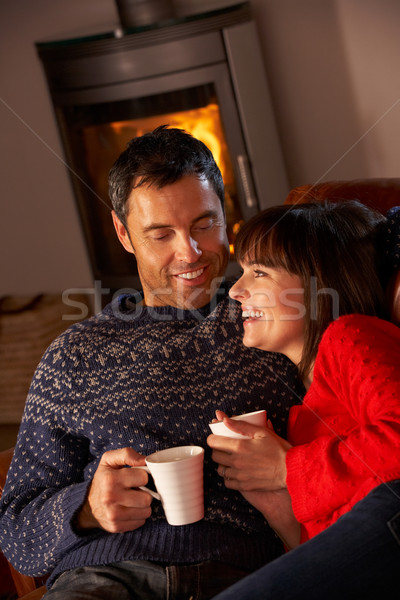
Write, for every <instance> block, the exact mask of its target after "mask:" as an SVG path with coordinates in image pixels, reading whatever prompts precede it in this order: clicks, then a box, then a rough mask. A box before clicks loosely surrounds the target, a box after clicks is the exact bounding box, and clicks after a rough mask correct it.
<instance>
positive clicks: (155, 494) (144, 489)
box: [132, 466, 161, 500]
mask: <svg viewBox="0 0 400 600" xmlns="http://www.w3.org/2000/svg"><path fill="white" fill-rule="evenodd" d="M132 469H143V470H144V471H147V473H149V475H151V473H150V469H149V468H148V467H141V466H137V467H132ZM138 489H139V490H143V491H145V492H148V493H149V494H150V496H153V498H156V500H161V496H160V494H158V493H157V492H153V490H149V488H147V487H145V486H144V485H140V486H139V488H138Z"/></svg>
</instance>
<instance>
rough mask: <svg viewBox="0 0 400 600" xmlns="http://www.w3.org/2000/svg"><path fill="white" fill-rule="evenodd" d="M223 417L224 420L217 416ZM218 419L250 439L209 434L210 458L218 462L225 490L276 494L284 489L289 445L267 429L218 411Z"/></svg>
mask: <svg viewBox="0 0 400 600" xmlns="http://www.w3.org/2000/svg"><path fill="white" fill-rule="evenodd" d="M221 416H223V419H220V417H221ZM217 418H219V419H220V420H223V421H224V423H225V425H226V426H227V427H228V428H229V429H231V430H232V431H235V432H237V433H241V434H243V435H246V436H249V437H250V438H251V439H233V438H229V437H224V436H219V435H213V434H212V435H210V436H209V437H208V438H207V443H208V445H209V446H210V447H211V448H212V449H213V452H212V458H213V460H214V461H215V462H216V463H218V465H219V466H218V473H219V475H221V477H223V478H224V479H225V485H226V487H227V488H230V489H233V490H239V491H240V492H242V493H243V492H249V491H268V492H270V491H276V490H282V489H285V488H286V453H287V451H288V450H289V449H290V448H291V445H290V444H289V442H287V441H286V440H284V439H283V438H281V437H279V435H277V434H276V433H275V432H274V431H273V429H272V425H269V427H256V426H254V425H250V424H249V423H246V422H245V421H237V420H233V419H229V418H228V417H227V416H226V415H224V413H221V412H220V411H217Z"/></svg>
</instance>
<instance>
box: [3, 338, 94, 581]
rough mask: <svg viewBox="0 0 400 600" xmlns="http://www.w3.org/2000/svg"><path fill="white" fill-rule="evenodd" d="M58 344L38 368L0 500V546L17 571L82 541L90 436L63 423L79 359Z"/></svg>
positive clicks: (51, 559)
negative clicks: (78, 527) (78, 525)
mask: <svg viewBox="0 0 400 600" xmlns="http://www.w3.org/2000/svg"><path fill="white" fill-rule="evenodd" d="M59 343H60V342H59V341H57V342H56V343H54V344H53V346H52V347H50V348H49V350H48V351H47V353H46V354H45V355H44V357H43V358H42V361H41V363H40V364H39V366H38V368H37V369H36V373H35V375H34V378H33V380H32V383H31V387H30V392H29V395H28V398H27V402H26V406H25V411H24V416H23V420H22V422H21V427H20V432H19V435H18V439H17V444H16V447H15V451H14V457H13V460H12V463H11V466H10V469H9V471H8V475H7V481H6V485H5V488H4V492H3V495H2V498H1V503H0V542H1V548H2V550H3V552H4V554H5V555H6V557H7V558H8V559H9V560H10V562H11V563H12V564H13V565H14V566H15V568H16V569H17V570H18V571H20V572H22V573H25V574H27V575H35V576H39V575H44V574H46V573H48V572H49V571H51V570H52V569H53V567H54V566H55V564H56V563H57V562H58V560H59V558H60V557H61V556H63V555H65V553H67V552H69V551H70V550H71V549H72V548H76V547H78V546H79V545H80V544H81V543H82V538H80V537H79V536H78V535H76V533H75V531H74V529H73V526H72V521H73V517H74V515H75V513H76V511H77V510H78V509H79V508H80V506H81V505H82V503H83V501H84V499H85V496H86V493H87V487H88V481H89V480H88V478H86V479H87V481H85V477H84V466H85V465H87V464H88V462H90V456H89V453H88V444H87V440H86V439H85V438H78V437H76V436H73V435H71V434H70V433H69V432H68V430H67V429H66V428H65V427H64V425H63V417H62V414H63V411H62V406H63V398H65V397H66V395H67V394H72V393H73V391H72V390H73V385H72V379H73V377H74V371H75V366H76V364H74V361H72V360H70V359H68V358H67V357H66V356H65V355H64V353H63V351H62V348H61V347H60V345H59ZM61 374H62V375H61ZM60 408H61V410H60ZM57 410H58V414H57ZM22 440H23V441H22Z"/></svg>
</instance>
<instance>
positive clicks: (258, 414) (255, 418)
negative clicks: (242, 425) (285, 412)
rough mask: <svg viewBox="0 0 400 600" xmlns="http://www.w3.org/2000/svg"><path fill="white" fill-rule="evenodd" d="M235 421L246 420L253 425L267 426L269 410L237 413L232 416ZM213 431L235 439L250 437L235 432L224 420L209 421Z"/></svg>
mask: <svg viewBox="0 0 400 600" xmlns="http://www.w3.org/2000/svg"><path fill="white" fill-rule="evenodd" d="M231 419H233V420H234V421H246V423H251V424H252V425H257V427H266V426H267V411H265V410H257V411H255V412H251V413H245V414H244V415H237V416H235V417H231ZM209 425H210V429H211V431H212V432H213V433H214V434H215V435H223V436H225V437H230V438H235V439H240V438H241V439H247V440H248V439H250V436H248V435H243V434H241V433H235V432H234V431H232V430H231V429H229V427H227V426H226V425H225V423H224V422H223V421H217V422H215V423H209Z"/></svg>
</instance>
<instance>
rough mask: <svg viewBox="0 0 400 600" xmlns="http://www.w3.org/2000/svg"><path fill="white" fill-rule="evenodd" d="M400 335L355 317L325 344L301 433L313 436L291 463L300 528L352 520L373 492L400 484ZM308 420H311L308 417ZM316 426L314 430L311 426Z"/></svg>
mask: <svg viewBox="0 0 400 600" xmlns="http://www.w3.org/2000/svg"><path fill="white" fill-rule="evenodd" d="M399 364H400V329H399V328H397V327H396V326H394V325H393V324H391V323H388V322H386V321H382V320H380V319H377V318H375V317H366V316H361V315H350V316H347V317H342V318H340V319H339V320H338V321H336V322H334V323H332V324H331V326H330V327H329V328H328V329H327V331H326V332H325V335H324V336H323V338H322V341H321V344H320V348H319V352H318V356H317V360H316V364H315V370H314V381H313V384H312V386H311V388H310V390H309V392H310V403H308V402H307V396H306V403H305V406H303V407H302V408H301V409H300V408H299V411H301V412H299V414H298V417H300V418H298V419H297V420H296V421H295V422H294V425H293V427H294V429H295V430H296V429H297V430H301V429H302V431H301V432H300V435H299V437H302V436H303V439H304V436H305V437H307V434H305V433H304V432H305V430H307V429H308V430H309V432H311V435H309V439H308V441H307V442H304V441H302V442H301V443H300V445H298V446H295V447H293V448H292V449H291V450H290V451H289V452H288V455H287V472H288V475H287V485H288V489H289V493H290V495H291V498H292V505H293V510H294V513H295V515H296V518H297V519H298V520H299V521H300V522H301V523H306V522H308V521H312V520H316V519H321V520H322V521H323V520H324V519H327V518H328V521H329V516H330V517H331V519H330V520H331V521H333V520H335V519H336V518H337V517H338V516H340V514H343V513H344V512H347V510H349V509H350V508H351V506H352V505H354V504H355V502H357V501H358V500H360V499H361V498H363V497H364V496H365V495H366V494H367V493H368V492H369V491H370V490H371V489H372V488H373V487H375V486H376V485H379V484H380V483H382V482H383V481H389V480H391V479H395V478H398V477H399V476H400V470H399V465H398V449H399V448H400V369H399ZM307 413H308V414H307ZM313 422H314V423H316V424H315V425H314V426H313V425H312V423H313Z"/></svg>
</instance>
